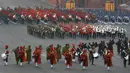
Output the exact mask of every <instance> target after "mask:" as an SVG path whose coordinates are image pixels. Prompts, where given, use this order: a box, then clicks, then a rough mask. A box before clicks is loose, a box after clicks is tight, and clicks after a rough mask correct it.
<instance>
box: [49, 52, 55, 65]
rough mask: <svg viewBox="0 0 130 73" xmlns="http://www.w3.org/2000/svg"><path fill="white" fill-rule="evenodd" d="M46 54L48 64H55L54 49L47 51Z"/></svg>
mask: <svg viewBox="0 0 130 73" xmlns="http://www.w3.org/2000/svg"><path fill="white" fill-rule="evenodd" d="M48 56H49V60H50V64H51V65H54V64H56V56H55V52H54V51H51V52H49V54H48Z"/></svg>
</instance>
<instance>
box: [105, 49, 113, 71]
mask: <svg viewBox="0 0 130 73" xmlns="http://www.w3.org/2000/svg"><path fill="white" fill-rule="evenodd" d="M112 56H113V53H111V51H110V50H108V51H107V54H106V55H105V61H106V65H107V70H108V71H109V70H110V67H111V66H112Z"/></svg>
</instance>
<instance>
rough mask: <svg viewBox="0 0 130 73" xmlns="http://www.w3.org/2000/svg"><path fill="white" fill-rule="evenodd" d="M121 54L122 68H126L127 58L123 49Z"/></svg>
mask: <svg viewBox="0 0 130 73" xmlns="http://www.w3.org/2000/svg"><path fill="white" fill-rule="evenodd" d="M122 54H123V64H124V68H126V63H127V60H128V57H129V56H128V55H127V53H126V51H125V50H123V51H122Z"/></svg>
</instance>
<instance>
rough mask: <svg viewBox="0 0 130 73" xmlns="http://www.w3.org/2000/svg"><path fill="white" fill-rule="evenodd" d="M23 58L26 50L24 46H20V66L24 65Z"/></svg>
mask: <svg viewBox="0 0 130 73" xmlns="http://www.w3.org/2000/svg"><path fill="white" fill-rule="evenodd" d="M23 59H24V50H23V47H22V46H20V49H19V50H18V61H19V60H20V62H21V63H20V66H22V65H23V63H22V62H23Z"/></svg>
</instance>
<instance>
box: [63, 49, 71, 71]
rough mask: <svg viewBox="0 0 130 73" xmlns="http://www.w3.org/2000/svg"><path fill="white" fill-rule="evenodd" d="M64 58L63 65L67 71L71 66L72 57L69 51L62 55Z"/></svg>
mask: <svg viewBox="0 0 130 73" xmlns="http://www.w3.org/2000/svg"><path fill="white" fill-rule="evenodd" d="M64 56H65V65H66V66H67V68H68V69H69V68H70V67H71V66H72V55H71V53H70V52H69V50H68V51H67V52H66V53H65V54H64Z"/></svg>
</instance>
